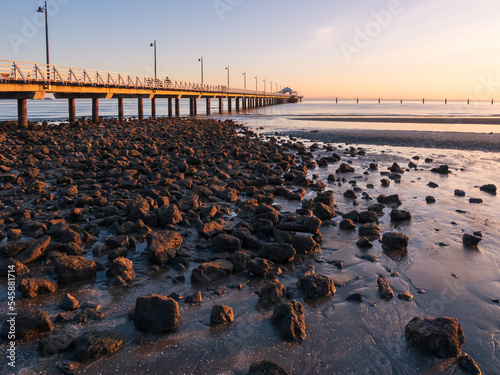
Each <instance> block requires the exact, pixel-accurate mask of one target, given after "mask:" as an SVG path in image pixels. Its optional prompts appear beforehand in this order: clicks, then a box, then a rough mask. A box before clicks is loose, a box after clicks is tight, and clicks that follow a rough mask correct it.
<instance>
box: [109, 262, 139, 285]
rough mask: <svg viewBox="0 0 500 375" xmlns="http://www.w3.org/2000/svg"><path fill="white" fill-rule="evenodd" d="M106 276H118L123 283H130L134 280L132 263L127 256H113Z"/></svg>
mask: <svg viewBox="0 0 500 375" xmlns="http://www.w3.org/2000/svg"><path fill="white" fill-rule="evenodd" d="M106 276H107V277H108V278H110V279H111V278H114V277H119V278H121V280H123V281H124V282H125V283H131V282H133V281H134V280H135V271H134V264H133V263H132V261H131V260H130V259H127V258H123V257H120V258H115V259H113V261H112V262H111V264H110V265H109V269H108V270H107V271H106Z"/></svg>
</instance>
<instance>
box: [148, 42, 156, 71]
mask: <svg viewBox="0 0 500 375" xmlns="http://www.w3.org/2000/svg"><path fill="white" fill-rule="evenodd" d="M149 46H150V47H154V49H155V80H156V39H155V41H154V42H153V43H151V44H150V45H149Z"/></svg>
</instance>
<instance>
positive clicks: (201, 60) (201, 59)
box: [198, 56, 203, 85]
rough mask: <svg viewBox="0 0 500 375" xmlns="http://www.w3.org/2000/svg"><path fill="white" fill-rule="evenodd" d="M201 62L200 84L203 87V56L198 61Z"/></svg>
mask: <svg viewBox="0 0 500 375" xmlns="http://www.w3.org/2000/svg"><path fill="white" fill-rule="evenodd" d="M198 61H199V62H201V84H202V85H203V56H201V57H200V58H199V59H198Z"/></svg>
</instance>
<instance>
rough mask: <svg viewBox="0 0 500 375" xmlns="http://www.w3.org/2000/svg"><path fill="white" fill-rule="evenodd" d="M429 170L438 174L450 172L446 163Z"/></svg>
mask: <svg viewBox="0 0 500 375" xmlns="http://www.w3.org/2000/svg"><path fill="white" fill-rule="evenodd" d="M431 172H435V173H439V174H449V173H451V172H450V168H449V167H448V166H447V165H446V164H444V165H440V166H439V167H436V168H432V169H431Z"/></svg>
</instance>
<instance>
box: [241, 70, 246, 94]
mask: <svg viewBox="0 0 500 375" xmlns="http://www.w3.org/2000/svg"><path fill="white" fill-rule="evenodd" d="M242 74H243V76H244V77H243V87H244V88H245V90H246V89H247V72H243V73H242Z"/></svg>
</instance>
